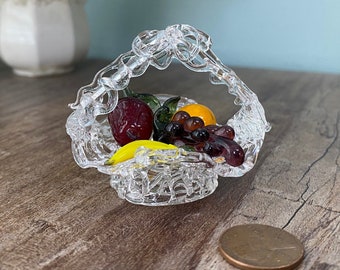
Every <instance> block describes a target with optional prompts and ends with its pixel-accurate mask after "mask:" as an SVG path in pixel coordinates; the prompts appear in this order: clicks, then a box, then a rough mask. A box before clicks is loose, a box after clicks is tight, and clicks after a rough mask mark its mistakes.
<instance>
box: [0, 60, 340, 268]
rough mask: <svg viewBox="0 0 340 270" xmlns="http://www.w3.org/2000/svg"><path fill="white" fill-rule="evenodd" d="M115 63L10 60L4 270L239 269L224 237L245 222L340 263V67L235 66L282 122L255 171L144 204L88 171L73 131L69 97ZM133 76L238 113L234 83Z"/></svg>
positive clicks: (0, 109) (5, 99) (0, 104)
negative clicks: (40, 69) (22, 72)
mask: <svg viewBox="0 0 340 270" xmlns="http://www.w3.org/2000/svg"><path fill="white" fill-rule="evenodd" d="M105 64H107V62H104V61H97V62H87V63H85V64H83V65H81V66H80V67H78V69H77V70H76V71H75V72H73V73H70V74H67V75H63V76H58V77H49V78H40V79H29V78H20V77H16V76H15V75H13V74H12V73H11V71H10V70H9V69H7V68H1V70H0V86H1V87H0V130H1V133H0V161H1V162H0V239H1V240H0V269H235V268H233V267H231V266H230V265H228V264H227V263H226V262H225V261H224V260H223V258H222V257H221V256H220V254H219V252H218V250H217V245H218V238H219V236H220V235H221V233H222V232H223V231H224V230H225V229H226V228H229V227H230V226H233V225H236V224H244V223H263V224H268V225H272V226H276V227H280V228H284V229H286V230H287V231H289V232H291V233H293V234H295V235H296V236H297V237H298V238H299V239H300V240H301V241H302V242H303V244H304V246H305V249H306V255H305V258H304V261H303V263H302V265H301V266H300V267H299V269H340V255H339V254H340V250H339V249H340V239H339V237H340V234H339V226H340V225H339V222H340V201H339V192H340V185H339V178H340V172H339V168H340V136H339V132H340V76H339V75H327V74H311V73H294V72H283V71H269V70H255V69H238V68H236V69H235V71H236V72H237V74H238V75H239V77H241V79H242V80H243V81H244V82H245V83H246V84H247V85H248V86H249V87H250V88H251V89H253V90H254V92H256V93H257V95H258V96H259V99H260V100H261V102H262V103H263V105H264V107H265V109H266V112H267V113H266V114H267V118H268V120H269V121H270V122H271V123H272V126H273V128H272V131H271V132H270V133H268V134H267V136H266V139H265V143H264V145H263V148H262V151H261V153H260V156H259V159H258V163H257V164H256V166H255V168H254V169H253V170H252V171H251V172H249V173H248V174H246V175H245V176H243V177H241V178H227V179H220V180H219V187H218V188H217V190H216V191H215V193H213V194H212V195H211V196H209V197H208V198H206V199H203V200H200V201H198V202H194V203H191V204H186V205H179V206H171V207H143V206H137V205H133V204H130V203H128V202H126V201H123V200H121V199H119V198H118V197H117V195H116V193H115V191H114V190H113V189H112V188H110V186H109V182H108V179H107V176H105V175H103V174H101V173H99V172H97V171H96V170H95V169H86V170H84V169H81V168H79V167H78V166H77V165H76V164H75V162H74V161H73V158H72V155H71V149H70V139H69V138H68V136H67V135H66V133H65V128H64V125H65V121H66V117H67V116H68V115H69V113H70V110H69V109H68V107H67V104H68V103H70V102H73V101H74V99H75V96H76V91H77V89H78V88H79V87H81V86H82V85H85V84H87V83H89V82H90V81H91V80H92V78H93V76H94V74H95V72H96V71H97V70H98V69H99V68H100V67H102V66H104V65H105ZM131 85H132V86H133V87H134V88H138V89H144V90H145V91H146V90H147V91H150V92H163V93H164V92H169V93H178V94H181V95H185V96H190V97H192V98H194V99H196V100H198V101H201V102H203V103H205V104H207V105H208V106H210V107H212V108H213V110H214V111H215V112H216V114H217V117H218V119H219V121H220V122H223V121H225V120H226V119H227V118H228V117H230V116H231V115H232V113H233V112H234V111H235V110H237V108H235V106H234V105H233V104H232V99H233V97H231V96H228V95H226V94H225V91H226V89H225V88H224V87H223V86H214V85H211V84H210V83H209V82H208V79H207V74H197V73H192V72H190V71H188V70H186V69H185V68H183V67H178V66H172V67H171V68H170V69H168V70H166V71H162V72H161V71H154V70H149V71H148V72H147V74H145V75H144V76H143V77H141V78H138V79H134V80H133V81H132V83H131Z"/></svg>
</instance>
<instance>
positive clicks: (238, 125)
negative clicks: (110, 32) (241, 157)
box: [66, 24, 270, 206]
mask: <svg viewBox="0 0 340 270" xmlns="http://www.w3.org/2000/svg"><path fill="white" fill-rule="evenodd" d="M211 45H212V43H211V39H210V37H209V36H208V35H207V34H205V33H204V32H202V31H200V30H197V29H195V28H194V27H192V26H189V25H184V24H178V25H172V26H169V27H167V28H166V29H165V30H151V31H144V32H142V33H140V34H139V35H138V36H137V37H136V38H135V39H134V40H133V42H132V50H131V51H128V52H126V53H124V54H122V55H120V56H119V57H118V58H117V59H116V60H114V61H113V62H112V63H111V64H109V65H108V66H106V67H104V68H103V69H101V70H100V71H99V72H98V73H97V74H96V75H95V77H94V80H93V81H92V83H91V84H89V85H86V86H84V87H81V88H80V89H79V91H78V95H77V98H76V101H75V102H74V103H73V104H70V105H69V106H70V108H71V109H72V110H73V112H72V113H71V114H70V116H69V117H68V119H67V123H66V130H67V133H68V135H69V136H70V137H71V140H72V152H73V156H74V159H75V161H76V162H77V164H78V165H79V166H80V167H82V168H89V167H94V168H97V169H98V170H99V171H100V172H102V173H104V174H108V175H110V177H111V180H110V183H111V186H112V187H113V188H115V189H116V191H117V193H118V195H119V197H121V198H124V199H126V200H127V201H129V202H132V203H135V204H142V205H155V206H156V205H173V204H182V203H187V202H192V201H195V200H198V199H202V198H204V197H206V196H208V195H210V194H211V193H212V192H214V190H215V189H216V187H217V185H218V182H217V179H218V176H222V177H239V176H242V175H244V174H245V173H246V172H248V171H249V170H250V169H252V168H253V166H254V164H255V162H256V159H257V156H258V153H259V151H260V148H261V146H262V143H263V140H264V136H265V133H266V132H267V131H269V129H270V125H269V123H268V122H267V121H266V118H265V113H264V109H263V107H262V105H261V104H260V102H259V100H258V98H257V96H256V95H255V94H254V93H253V92H252V91H251V90H250V89H249V88H248V87H247V86H246V85H245V84H244V83H243V82H242V81H241V80H240V79H239V78H238V77H237V75H236V74H235V72H234V71H233V70H231V69H230V68H228V67H227V66H225V65H224V64H223V63H221V61H220V60H219V59H218V58H217V57H216V56H215V54H214V53H213V52H212V50H211ZM174 58H175V59H177V60H178V61H179V62H180V63H182V64H183V65H184V66H185V67H187V68H188V69H190V70H192V71H194V72H207V73H208V74H209V80H210V82H211V83H212V84H224V85H226V87H227V89H228V91H226V92H227V93H230V94H232V95H234V96H236V98H235V101H234V103H235V104H236V105H238V106H240V109H239V110H238V111H237V112H236V114H235V115H233V116H232V117H231V118H230V119H229V120H228V121H227V123H226V124H228V125H229V126H231V127H233V129H234V130H235V138H234V140H235V141H236V142H237V143H238V144H239V145H240V146H241V147H242V148H243V150H244V152H245V161H244V163H243V164H242V165H241V166H238V167H233V166H230V165H228V164H227V163H225V162H223V161H222V162H219V161H217V160H216V159H212V158H211V157H210V156H209V155H207V154H205V153H200V152H189V151H185V150H184V149H181V148H178V149H169V150H150V149H148V148H145V147H143V146H142V147H140V148H138V149H137V151H136V152H135V155H134V157H133V158H131V159H129V160H127V161H125V162H122V163H118V164H117V165H114V166H112V165H106V164H105V163H106V161H107V160H108V159H109V158H110V157H111V156H112V155H113V153H115V152H116V151H117V150H118V149H119V147H120V146H119V145H118V144H117V142H116V141H115V139H114V137H113V136H112V132H111V129H110V126H109V123H108V119H107V115H108V114H109V113H110V112H112V111H113V110H114V109H115V107H116V105H117V102H118V98H119V95H118V92H119V91H121V90H123V89H125V88H126V87H127V86H128V85H129V82H130V79H131V78H133V77H139V76H141V75H143V74H144V72H145V71H146V70H147V68H148V67H149V65H151V66H153V67H155V68H157V69H159V70H164V69H166V68H167V67H168V66H169V65H170V63H171V62H172V60H173V59H174ZM156 96H157V97H158V99H159V100H160V102H161V103H162V102H164V101H165V100H166V99H167V98H168V97H169V95H166V94H159V95H156ZM189 103H195V101H194V100H191V99H190V98H186V97H181V99H180V101H179V104H178V107H182V106H183V105H186V104H189Z"/></svg>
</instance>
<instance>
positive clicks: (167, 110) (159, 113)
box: [153, 96, 181, 140]
mask: <svg viewBox="0 0 340 270" xmlns="http://www.w3.org/2000/svg"><path fill="white" fill-rule="evenodd" d="M180 99H181V97H179V96H178V97H171V98H169V99H167V100H166V101H165V102H164V104H163V105H162V106H161V107H159V108H158V109H157V110H156V112H155V113H154V117H153V121H154V122H153V123H154V137H153V138H154V140H158V139H159V138H160V137H161V136H163V135H164V130H165V127H166V125H167V124H169V123H170V121H171V118H172V116H173V114H174V113H175V112H176V110H177V104H178V101H179V100H180Z"/></svg>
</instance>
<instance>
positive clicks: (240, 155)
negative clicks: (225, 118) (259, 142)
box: [158, 111, 245, 167]
mask: <svg viewBox="0 0 340 270" xmlns="http://www.w3.org/2000/svg"><path fill="white" fill-rule="evenodd" d="M234 137H235V131H234V129H233V128H232V127H230V126H228V125H223V126H219V125H208V126H205V125H204V122H203V120H202V119H201V118H200V117H196V116H190V115H189V114H188V113H187V112H185V111H178V112H177V113H175V114H174V116H173V117H172V120H171V121H170V123H168V124H167V125H166V127H165V132H164V133H163V135H162V136H161V137H160V138H158V140H159V141H162V142H165V143H171V144H174V145H176V146H178V147H183V148H185V149H187V150H189V151H197V152H203V153H206V154H208V155H209V156H211V157H223V158H224V159H225V162H226V163H227V164H229V165H231V166H234V167H237V166H240V165H241V164H242V163H243V162H244V156H245V155H244V151H243V149H242V147H241V146H240V145H239V144H238V143H236V142H235V141H234V140H233V139H234Z"/></svg>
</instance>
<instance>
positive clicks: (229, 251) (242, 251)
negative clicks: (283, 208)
mask: <svg viewBox="0 0 340 270" xmlns="http://www.w3.org/2000/svg"><path fill="white" fill-rule="evenodd" d="M219 249H220V252H221V254H222V256H223V257H224V258H225V259H226V261H227V262H229V263H230V264H232V265H234V266H236V267H238V268H240V269H247V270H248V269H266V270H267V269H273V270H274V269H280V270H283V269H285V270H286V269H294V268H296V267H297V266H298V265H299V264H300V263H301V261H302V259H303V254H304V249H303V245H302V244H301V242H300V241H299V240H298V239H297V238H296V237H295V236H294V235H292V234H290V233H288V232H286V231H284V230H282V229H279V228H275V227H272V226H267V225H261V224H246V225H238V226H235V227H232V228H230V229H228V230H226V231H225V232H224V233H223V234H222V236H221V238H220V244H219Z"/></svg>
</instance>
